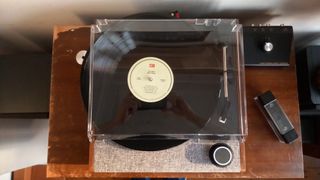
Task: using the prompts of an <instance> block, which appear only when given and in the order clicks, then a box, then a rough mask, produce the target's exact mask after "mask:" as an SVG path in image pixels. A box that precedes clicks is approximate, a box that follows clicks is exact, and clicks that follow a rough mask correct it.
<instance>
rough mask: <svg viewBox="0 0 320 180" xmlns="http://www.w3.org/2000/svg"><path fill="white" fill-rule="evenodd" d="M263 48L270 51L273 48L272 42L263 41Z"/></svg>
mask: <svg viewBox="0 0 320 180" xmlns="http://www.w3.org/2000/svg"><path fill="white" fill-rule="evenodd" d="M263 49H264V50H265V51H266V52H270V51H272V49H273V44H272V43H271V42H265V43H264V45H263Z"/></svg>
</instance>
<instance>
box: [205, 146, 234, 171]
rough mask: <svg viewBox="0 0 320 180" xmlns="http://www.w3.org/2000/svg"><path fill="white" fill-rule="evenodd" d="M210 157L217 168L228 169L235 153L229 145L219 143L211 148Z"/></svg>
mask: <svg viewBox="0 0 320 180" xmlns="http://www.w3.org/2000/svg"><path fill="white" fill-rule="evenodd" d="M209 157H210V160H211V162H212V163H213V164H215V165H216V166H219V167H226V166H228V165H229V164H230V163H231V162H232V159H233V153H232V150H231V148H230V147H229V146H228V145H226V144H222V143H219V144H215V145H213V146H212V147H211V148H210V151H209Z"/></svg>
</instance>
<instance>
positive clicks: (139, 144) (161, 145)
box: [80, 13, 187, 151]
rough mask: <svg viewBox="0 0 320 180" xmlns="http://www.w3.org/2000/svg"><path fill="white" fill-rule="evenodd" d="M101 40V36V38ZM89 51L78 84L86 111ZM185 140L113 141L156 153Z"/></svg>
mask: <svg viewBox="0 0 320 180" xmlns="http://www.w3.org/2000/svg"><path fill="white" fill-rule="evenodd" d="M168 18H170V17H169V16H161V15H156V14H152V13H142V14H137V15H132V16H128V17H127V19H168ZM101 38H103V36H102V37H101ZM89 51H90V50H88V51H87V53H86V55H85V57H83V59H84V61H83V64H82V68H81V75H80V83H81V95H82V99H83V103H84V105H85V107H86V109H87V110H88V99H89V64H90V58H89V54H90V53H89ZM185 141H187V140H183V139H182V140H181V139H166V137H159V136H139V137H131V138H125V139H121V140H114V142H116V143H118V144H120V145H122V146H124V147H127V148H130V149H134V150H142V151H157V150H164V149H168V148H171V147H174V146H177V145H180V144H182V143H184V142H185Z"/></svg>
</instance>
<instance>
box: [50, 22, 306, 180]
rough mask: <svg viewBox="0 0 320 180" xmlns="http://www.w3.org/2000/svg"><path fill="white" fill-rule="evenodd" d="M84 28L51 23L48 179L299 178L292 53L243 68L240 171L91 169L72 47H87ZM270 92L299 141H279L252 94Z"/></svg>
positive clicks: (78, 68)
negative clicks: (286, 61)
mask: <svg viewBox="0 0 320 180" xmlns="http://www.w3.org/2000/svg"><path fill="white" fill-rule="evenodd" d="M89 39H90V28H88V27H77V26H69V27H55V29H54V38H53V40H54V44H53V52H52V54H53V55H52V71H51V95H50V117H49V119H50V128H49V145H48V166H47V176H48V177H188V178H231V177H241V178H280V177H282V178H291V177H292V178H293V177H294V178H303V176H304V174H303V156H302V143H301V130H300V119H299V105H298V95H297V83H296V72H295V65H294V64H295V63H294V56H293V53H292V58H291V66H290V67H282V68H277V67H273V68H266V67H250V68H246V75H245V77H246V78H245V79H246V95H247V115H248V133H249V135H248V137H247V140H246V142H245V158H246V162H245V163H246V171H244V172H241V173H183V174H182V173H178V172H177V173H130V172H128V173H93V172H92V171H90V165H89V149H90V144H89V142H88V138H87V113H86V111H85V108H84V105H83V102H82V99H81V93H80V71H81V66H80V65H79V64H77V63H76V60H75V56H76V54H77V52H78V51H80V50H86V49H88V48H89ZM266 90H271V91H272V92H273V93H274V95H275V96H276V97H277V99H278V100H279V102H280V104H281V105H282V107H283V109H284V111H285V112H286V113H287V115H288V117H289V118H290V119H291V121H292V124H293V125H294V127H295V128H296V130H297V132H298V134H299V139H298V140H297V141H295V142H294V143H293V144H290V145H287V144H282V143H279V141H278V140H277V138H276V136H275V134H274V133H273V132H272V130H271V128H270V127H269V125H268V123H267V121H266V119H265V118H264V116H263V115H262V113H261V112H260V111H259V109H258V108H257V106H256V104H255V102H254V100H253V98H254V97H255V96H257V95H258V94H260V93H262V92H264V91H266Z"/></svg>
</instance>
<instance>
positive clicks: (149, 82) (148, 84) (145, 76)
mask: <svg viewBox="0 0 320 180" xmlns="http://www.w3.org/2000/svg"><path fill="white" fill-rule="evenodd" d="M127 80H128V86H129V89H130V91H131V93H132V94H133V95H134V96H135V97H136V98H137V99H139V100H141V101H144V102H157V101H160V100H162V99H164V98H165V97H167V95H168V94H169V93H170V92H171V89H172V86H173V82H174V77H173V73H172V70H171V68H170V66H169V65H168V64H167V63H166V62H164V61H163V60H161V59H159V58H156V57H145V58H142V59H140V60H138V61H137V62H135V63H134V64H133V65H132V66H131V68H130V70H129V73H128V79H127Z"/></svg>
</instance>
